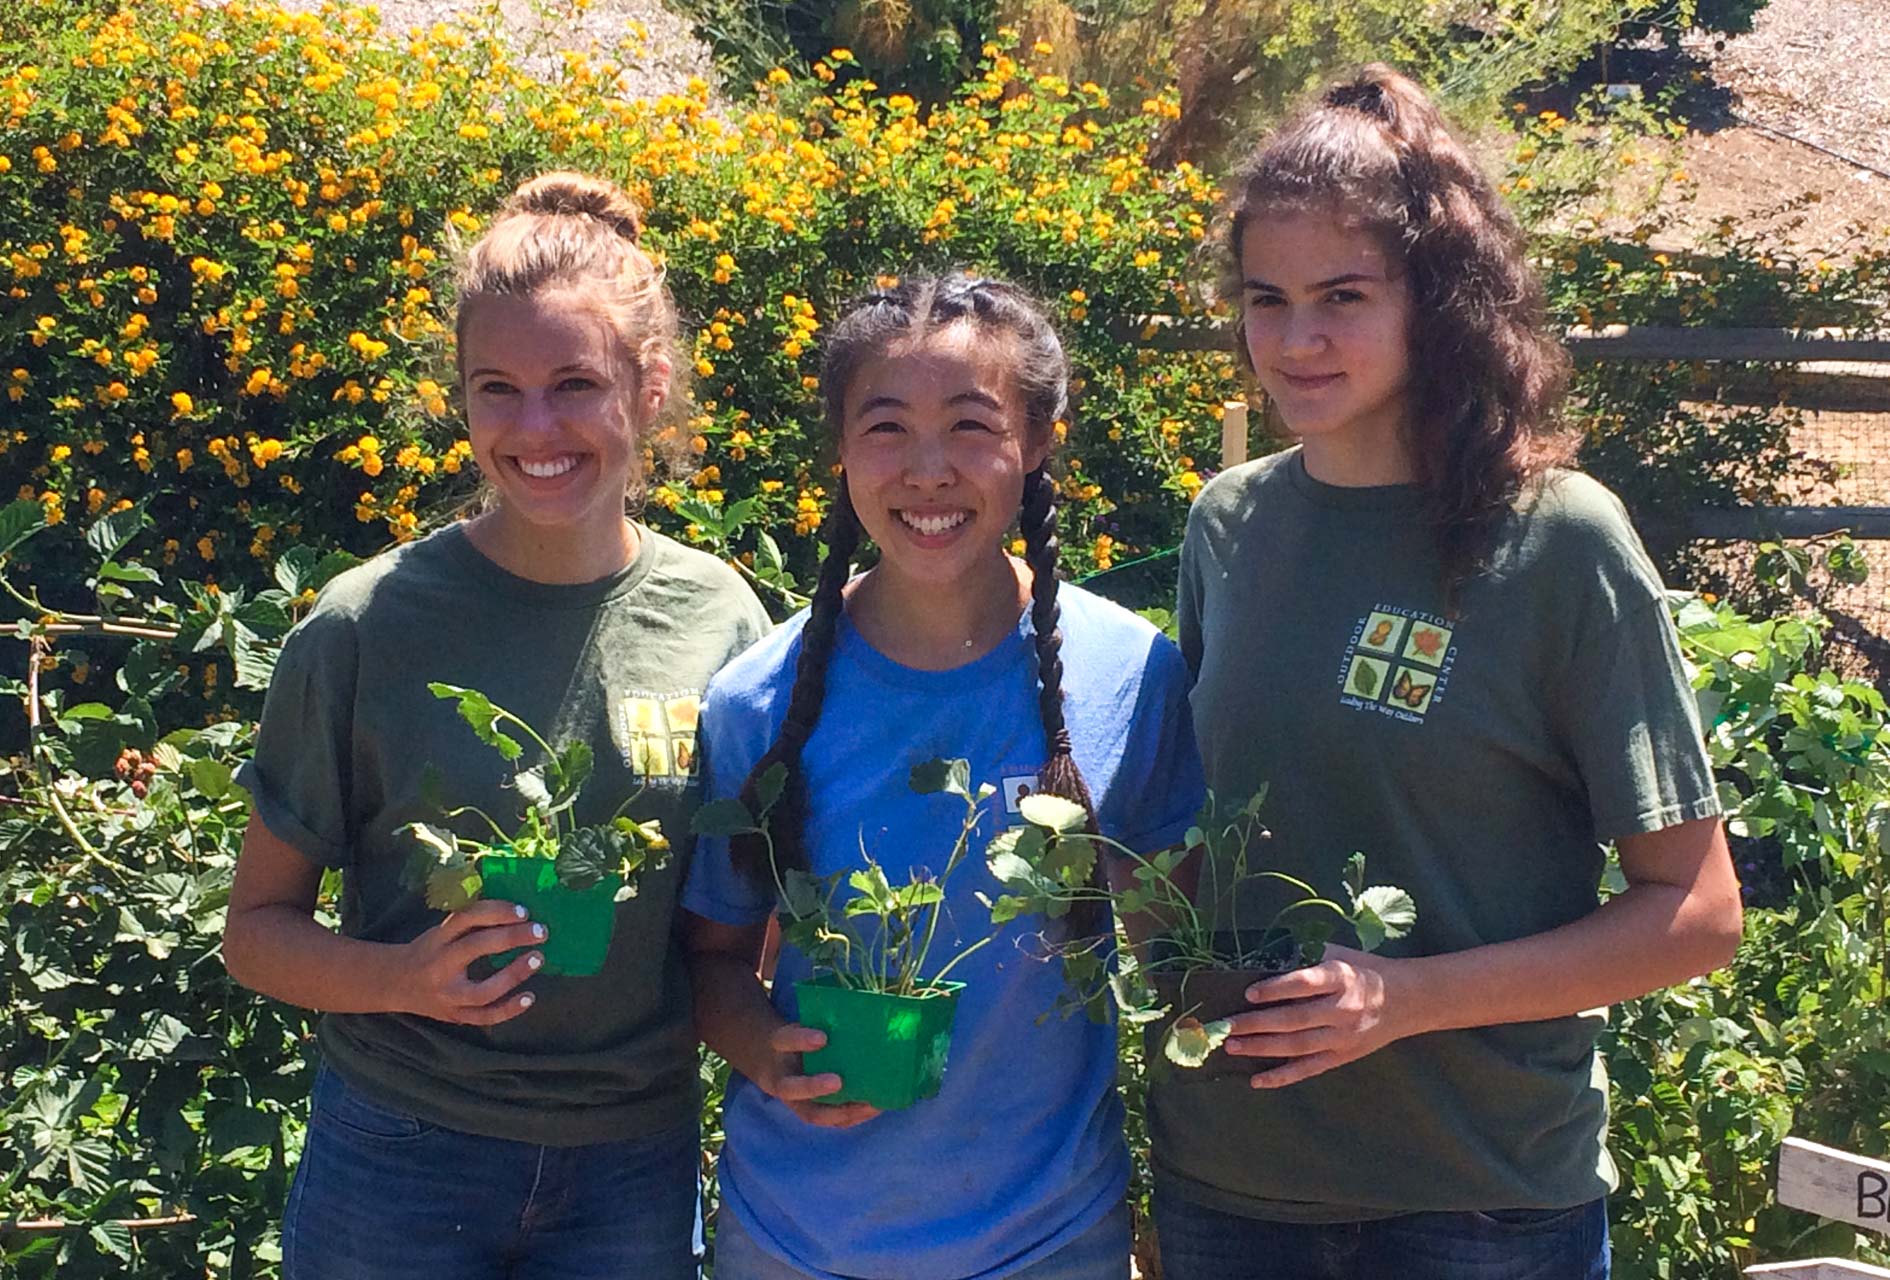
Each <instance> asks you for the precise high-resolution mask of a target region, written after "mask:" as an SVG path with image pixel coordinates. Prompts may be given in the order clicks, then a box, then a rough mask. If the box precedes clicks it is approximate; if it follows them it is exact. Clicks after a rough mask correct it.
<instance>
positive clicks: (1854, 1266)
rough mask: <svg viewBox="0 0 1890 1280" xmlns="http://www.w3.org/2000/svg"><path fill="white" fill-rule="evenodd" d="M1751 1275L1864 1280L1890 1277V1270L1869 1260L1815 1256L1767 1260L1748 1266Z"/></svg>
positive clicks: (1780, 1278)
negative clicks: (1876, 1265) (1809, 1258)
mask: <svg viewBox="0 0 1890 1280" xmlns="http://www.w3.org/2000/svg"><path fill="white" fill-rule="evenodd" d="M1746 1274H1747V1275H1749V1276H1772V1277H1774V1278H1775V1280H1864V1278H1867V1277H1890V1271H1885V1270H1884V1269H1883V1268H1882V1267H1873V1266H1871V1265H1870V1264H1869V1263H1867V1262H1846V1261H1845V1260H1844V1259H1842V1258H1813V1259H1811V1260H1810V1261H1808V1262H1767V1263H1764V1264H1762V1265H1760V1266H1756V1267H1747V1268H1746Z"/></svg>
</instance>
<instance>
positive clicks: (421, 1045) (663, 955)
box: [239, 525, 768, 1146]
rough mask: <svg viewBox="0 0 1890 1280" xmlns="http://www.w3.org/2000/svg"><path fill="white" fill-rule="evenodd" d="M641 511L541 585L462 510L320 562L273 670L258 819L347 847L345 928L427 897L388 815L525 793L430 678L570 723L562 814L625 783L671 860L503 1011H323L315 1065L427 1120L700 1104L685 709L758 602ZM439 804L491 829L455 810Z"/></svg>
mask: <svg viewBox="0 0 1890 1280" xmlns="http://www.w3.org/2000/svg"><path fill="white" fill-rule="evenodd" d="M639 533H640V534H641V540H642V546H641V549H640V551H639V552H638V554H637V557H636V559H635V561H634V562H633V563H631V564H630V565H629V566H628V567H627V568H625V569H623V570H622V571H621V572H619V573H616V574H614V575H612V576H610V577H608V578H605V579H602V580H600V581H597V582H589V583H583V584H579V585H551V584H546V583H540V582H532V581H528V580H526V579H523V578H519V577H516V576H514V575H513V574H511V573H508V572H506V571H505V570H504V569H501V568H500V567H499V566H498V565H496V564H494V563H493V562H492V561H491V560H489V559H487V558H486V557H485V556H484V555H482V554H480V552H479V551H478V550H476V549H475V548H474V547H473V545H472V543H471V542H470V541H469V540H468V539H467V537H466V533H465V529H464V527H463V526H459V525H454V526H450V527H448V528H445V529H442V530H440V531H439V532H437V533H435V534H433V535H431V536H430V537H427V538H425V539H423V540H421V541H419V542H416V543H413V544H411V545H408V546H405V547H402V548H399V549H398V550H395V551H391V552H388V553H387V554H385V555H381V556H377V557H376V558H374V559H373V560H371V561H369V562H368V563H366V564H364V565H361V566H359V567H357V568H355V569H352V570H350V571H348V572H347V573H344V574H342V575H341V576H339V577H337V578H336V579H335V580H334V581H333V582H331V583H330V584H329V585H328V587H327V588H326V589H325V590H324V591H323V592H322V594H321V596H320V598H319V599H318V600H317V601H316V603H315V607H314V609H313V610H312V611H311V612H310V614H309V616H308V617H306V618H304V619H303V620H302V621H301V623H300V624H299V625H298V626H297V627H296V628H295V630H294V631H293V632H291V633H290V635H289V638H288V640H287V642H286V643H285V644H284V646H283V650H282V655H281V659H280V661H279V662H278V663H277V666H276V671H275V676H274V679H273V680H272V681H271V683H270V686H269V694H268V700H267V702H266V704H265V707H264V711H263V720H262V728H261V730H260V733H259V735H258V737H257V742H256V754H255V757H254V758H253V759H252V760H250V761H248V762H247V763H246V764H245V765H244V766H243V769H242V771H241V773H240V775H239V778H240V780H241V782H242V783H243V785H244V786H246V787H247V788H248V789H249V791H250V793H251V794H252V795H253V796H254V798H255V802H256V811H257V814H258V815H259V816H260V818H261V819H262V822H263V824H264V825H265V826H267V827H268V828H269V830H270V831H271V832H273V833H274V834H275V835H277V836H279V837H281V838H282V839H283V840H285V841H287V842H288V843H289V844H291V845H293V846H294V847H295V848H296V849H298V850H300V851H301V852H302V853H303V854H305V855H307V856H308V857H309V858H310V859H311V860H313V861H315V862H317V863H320V864H321V865H323V866H325V867H338V868H341V869H342V871H343V894H342V929H343V931H344V932H346V933H347V934H348V935H349V936H350V937H354V938H361V939H365V940H368V941H373V942H387V943H398V942H406V941H408V940H410V939H412V938H414V937H415V936H417V935H419V934H420V933H422V932H424V931H425V930H427V929H428V928H430V927H432V926H433V925H434V924H437V923H438V922H439V921H440V919H441V918H442V917H441V915H440V913H439V912H436V911H433V910H430V909H429V908H428V907H427V906H426V904H425V902H424V901H423V899H422V897H421V895H420V894H419V892H418V891H417V890H416V889H414V888H413V887H412V886H411V885H410V884H409V883H408V881H407V880H406V879H405V878H404V875H403V872H404V871H405V869H406V867H407V866H408V864H409V859H410V858H411V857H412V854H413V852H414V848H415V845H414V842H413V840H412V838H411V837H404V836H398V835H396V834H395V833H396V832H397V831H398V830H399V828H400V827H401V826H403V825H404V824H406V823H408V822H412V821H416V820H426V821H441V820H442V819H441V817H440V814H439V810H438V807H437V806H438V805H439V803H440V801H441V800H444V802H445V804H446V805H447V806H449V807H452V806H457V805H463V804H472V805H477V806H478V807H480V808H481V809H484V810H485V811H486V812H487V813H489V814H491V815H492V816H493V817H494V818H495V819H496V820H498V821H499V822H500V824H501V825H503V826H505V827H506V828H507V829H508V830H509V829H511V826H512V824H513V823H514V822H515V821H516V820H517V818H518V815H519V812H520V803H519V797H518V793H517V792H516V791H514V790H511V789H509V788H507V787H506V785H505V784H506V782H507V781H508V780H509V779H510V778H511V776H512V774H513V770H514V768H515V766H513V765H509V764H507V763H506V762H505V761H504V760H503V759H501V758H500V756H499V754H498V752H497V751H495V750H493V749H492V748H490V747H488V746H486V745H485V744H483V743H481V742H480V741H479V740H478V739H477V738H476V737H475V736H474V735H473V731H472V729H471V728H470V727H469V726H468V725H467V724H466V723H465V721H463V720H461V719H460V717H459V715H458V713H457V709H456V706H455V704H454V703H453V702H451V701H443V700H441V699H437V698H435V697H434V696H433V695H432V694H431V693H430V692H428V690H427V683H428V682H429V681H434V680H439V681H445V682H447V683H449V684H457V685H465V686H469V687H471V688H474V689H478V690H480V691H481V692H483V693H485V694H487V695H488V696H489V697H490V698H491V699H492V700H493V701H494V702H496V703H497V704H498V705H499V706H501V707H503V708H505V709H506V710H508V711H511V712H514V713H516V714H518V715H519V716H521V717H523V718H524V719H525V720H526V721H527V722H528V723H530V724H531V725H532V726H533V728H535V729H537V730H538V731H539V732H540V733H541V734H543V735H544V736H545V738H546V739H547V740H548V741H550V742H552V743H554V744H556V745H560V746H561V745H563V744H565V743H568V742H572V741H576V740H583V741H585V742H588V743H589V744H590V745H591V748H592V750H593V752H594V754H595V758H596V772H595V773H594V774H593V775H592V777H591V780H590V782H589V783H588V784H587V786H586V788H585V790H584V792H583V795H582V798H581V799H580V801H579V804H578V807H577V810H576V817H577V819H578V821H579V822H581V823H591V822H599V821H603V820H604V819H606V818H608V817H609V816H610V814H611V813H612V812H613V811H614V810H615V809H616V808H617V806H618V805H619V804H620V803H621V802H622V801H623V800H624V798H625V797H626V796H628V795H630V794H632V793H633V792H635V793H637V798H636V799H635V800H634V801H633V802H632V803H631V805H630V807H629V809H628V810H627V812H628V813H630V814H631V815H632V816H633V817H635V818H637V819H639V820H645V819H649V818H657V819H660V820H661V822H662V824H663V830H664V832H665V833H667V835H668V836H669V838H670V840H671V842H672V844H673V846H674V847H673V851H672V856H671V858H670V861H669V865H668V867H667V869H666V870H663V871H659V872H654V873H646V874H645V875H644V876H643V878H642V881H641V887H640V889H639V892H638V893H637V896H635V897H634V898H631V899H629V900H627V901H625V902H624V903H622V904H621V905H620V906H619V907H618V909H617V922H616V929H615V932H614V934H613V937H612V940H611V944H610V952H609V955H608V957H607V959H606V960H605V963H604V968H603V971H602V972H601V973H599V974H598V975H596V976H595V977H562V976H551V975H548V974H539V975H536V976H534V977H532V978H531V979H530V980H529V981H528V982H527V983H526V989H527V990H529V991H532V992H533V993H535V994H536V996H537V1001H536V1003H534V1004H533V1006H532V1008H531V1009H530V1010H529V1011H528V1012H526V1013H524V1014H522V1015H520V1016H519V1017H516V1018H513V1019H512V1020H510V1021H508V1022H504V1023H501V1024H500V1025H498V1026H495V1027H490V1028H483V1027H469V1026H459V1025H452V1024H448V1023H444V1022H438V1021H435V1020H433V1019H430V1018H423V1017H418V1016H414V1015H409V1014H397V1013H386V1014H329V1015H327V1016H326V1017H324V1018H323V1019H322V1023H321V1029H320V1037H321V1046H322V1051H323V1053H324V1055H325V1058H326V1060H327V1062H328V1063H329V1064H330V1065H331V1066H333V1067H334V1068H335V1069H336V1070H337V1071H339V1072H340V1073H341V1074H342V1075H343V1076H344V1077H345V1078H346V1079H348V1080H349V1081H350V1083H352V1084H354V1085H356V1086H357V1087H358V1088H361V1089H363V1090H365V1091H366V1092H367V1093H369V1094H370V1095H371V1096H373V1097H376V1098H378V1099H380V1100H381V1101H382V1102H384V1103H386V1104H388V1105H390V1106H395V1107H399V1108H401V1109H403V1110H406V1111H409V1112H411V1113H412V1114H414V1115H417V1116H419V1117H421V1118H422V1119H425V1120H428V1121H431V1122H433V1123H437V1124H441V1125H446V1126H449V1127H451V1128H454V1129H458V1130H461V1131H464V1132H468V1133H477V1134H485V1135H488V1136H491V1137H498V1138H510V1139H515V1140H518V1141H527V1142H536V1143H546V1144H551V1145H560V1146H568V1145H577V1144H580V1143H588V1142H603V1141H611V1140H616V1139H624V1138H633V1137H640V1136H647V1135H652V1134H655V1133H658V1132H661V1131H664V1130H668V1129H672V1128H675V1127H678V1126H681V1125H683V1124H686V1123H688V1122H689V1121H690V1120H691V1119H692V1117H693V1116H694V1115H695V1109H696V1092H697V1086H696V1078H697V1072H696V1052H695V1035H694V1032H693V1031H692V1029H691V1023H690V1016H689V987H688V980H687V975H686V973H685V970H684V968H683V964H682V957H681V953H680V950H679V948H678V946H677V944H676V940H675V936H674V930H673V928H672V917H673V915H674V912H675V901H676V893H677V887H678V886H679V885H680V884H681V882H682V877H683V873H684V871H685V867H684V865H683V864H684V859H685V855H686V853H687V850H688V848H689V841H688V834H689V819H690V815H691V814H692V813H693V812H694V810H695V807H696V805H697V803H698V798H699V791H700V787H699V783H698V765H699V761H698V757H697V750H696V736H695V730H696V713H697V707H698V705H699V700H700V698H701V696H702V692H703V690H704V688H706V687H707V685H708V682H709V677H710V676H711V675H712V674H714V673H715V671H716V670H717V669H718V668H720V667H721V666H722V664H723V663H725V662H727V661H728V660H729V659H730V658H731V657H733V656H734V655H735V654H737V653H739V652H741V650H742V649H744V648H746V647H747V646H748V645H749V644H750V643H751V642H753V641H754V640H756V639H757V638H759V637H760V636H761V635H763V634H764V633H765V632H766V631H767V629H768V620H767V615H766V614H765V613H764V612H763V611H762V608H761V605H760V604H759V602H757V601H756V599H755V597H754V595H753V593H751V592H750V591H749V590H748V588H747V586H746V585H745V584H743V582H742V581H741V579H740V578H739V577H738V576H737V575H736V573H735V572H734V571H733V570H732V569H730V568H729V567H728V566H726V565H724V564H722V563H720V562H719V561H717V560H716V559H714V558H713V557H711V556H708V555H705V554H703V553H701V552H699V551H692V550H689V549H688V548H685V547H683V546H681V545H679V544H678V543H676V542H674V541H672V540H670V539H669V538H665V537H663V536H662V535H661V534H658V533H654V532H652V531H651V530H649V529H639ZM513 736H514V737H517V736H519V735H517V734H514V735H513ZM529 749H530V748H529V747H528V750H529ZM524 763H529V761H526V762H524ZM435 766H437V781H436V782H435V783H434V784H433V785H432V786H431V787H429V786H428V784H427V782H426V778H427V774H428V772H429V770H431V769H433V768H434V767H435ZM453 825H455V826H456V827H457V828H458V829H459V830H460V834H462V835H466V836H473V837H477V836H482V835H485V836H489V834H490V832H489V829H486V828H483V826H482V825H481V824H479V822H478V819H477V818H476V817H475V816H473V815H466V816H465V817H463V818H460V819H456V820H454V823H453Z"/></svg>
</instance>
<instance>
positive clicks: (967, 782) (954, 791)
mask: <svg viewBox="0 0 1890 1280" xmlns="http://www.w3.org/2000/svg"><path fill="white" fill-rule="evenodd" d="M907 785H909V786H910V787H911V788H912V789H913V790H914V791H916V792H918V793H919V794H920V795H922V796H929V795H936V794H938V793H939V792H941V791H943V792H945V793H947V794H949V795H954V796H964V797H965V798H966V799H970V798H971V762H970V761H968V760H927V761H926V762H925V763H924V764H915V765H913V766H912V772H911V774H910V775H908V777H907Z"/></svg>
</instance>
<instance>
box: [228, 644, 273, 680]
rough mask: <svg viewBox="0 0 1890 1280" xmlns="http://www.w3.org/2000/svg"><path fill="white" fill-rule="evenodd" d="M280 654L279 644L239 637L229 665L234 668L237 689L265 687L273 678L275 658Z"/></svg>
mask: <svg viewBox="0 0 1890 1280" xmlns="http://www.w3.org/2000/svg"><path fill="white" fill-rule="evenodd" d="M281 656H282V646H281V645H279V644H260V643H257V642H255V641H252V640H246V639H239V640H238V641H237V644H236V652H235V655H234V656H233V657H232V658H231V660H230V665H231V666H233V667H235V668H236V687H237V688H239V689H267V688H268V687H269V682H270V681H271V680H272V679H274V678H275V674H276V660H277V659H278V658H280V657H281Z"/></svg>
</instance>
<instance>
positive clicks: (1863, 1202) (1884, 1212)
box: [1857, 1169, 1890, 1222]
mask: <svg viewBox="0 0 1890 1280" xmlns="http://www.w3.org/2000/svg"><path fill="white" fill-rule="evenodd" d="M1857 1216H1858V1217H1860V1218H1876V1219H1879V1220H1880V1221H1884V1222H1890V1178H1886V1177H1884V1176H1883V1175H1882V1174H1881V1173H1878V1172H1877V1171H1876V1170H1874V1169H1866V1170H1864V1171H1863V1172H1862V1173H1860V1174H1858V1175H1857Z"/></svg>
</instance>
